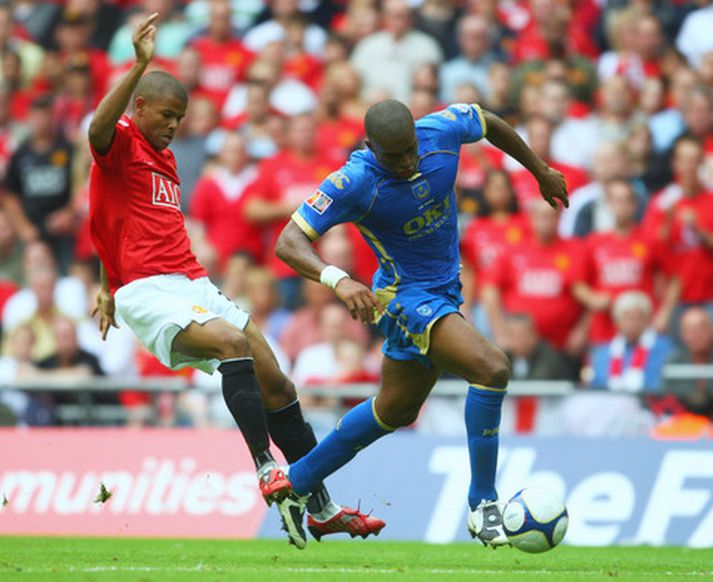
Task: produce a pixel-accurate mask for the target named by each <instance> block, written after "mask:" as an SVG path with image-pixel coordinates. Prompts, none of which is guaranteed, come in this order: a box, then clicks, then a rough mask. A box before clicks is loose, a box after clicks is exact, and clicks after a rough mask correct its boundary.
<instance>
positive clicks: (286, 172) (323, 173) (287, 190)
mask: <svg viewBox="0 0 713 582" xmlns="http://www.w3.org/2000/svg"><path fill="white" fill-rule="evenodd" d="M340 165H341V161H340V160H332V159H331V158H327V157H326V156H324V155H317V156H315V157H312V158H300V157H297V156H295V155H294V154H293V153H292V152H290V151H288V150H284V151H282V152H280V153H279V154H277V155H276V156H275V157H273V158H269V159H267V160H265V161H264V162H263V163H262V165H261V167H260V177H259V179H258V183H257V184H256V186H255V189H254V190H253V194H252V195H253V196H255V197H256V198H260V199H262V200H265V201H267V202H281V203H282V202H289V203H292V204H294V207H295V209H296V208H297V207H298V206H299V205H300V204H301V203H302V201H304V200H305V199H306V198H309V197H310V196H311V195H312V194H313V193H314V191H315V190H317V188H319V185H320V184H321V183H322V180H324V179H325V178H326V177H327V176H328V175H329V174H330V172H332V171H333V170H335V169H336V168H338V167H339V166H340ZM288 222H289V216H288V217H286V218H284V219H281V220H276V221H274V222H273V223H272V224H270V225H269V226H268V229H269V234H268V237H267V239H268V243H267V245H266V250H267V264H268V265H269V266H270V268H271V269H272V271H273V272H274V273H275V275H276V276H278V277H280V278H285V277H294V276H295V272H294V271H293V270H292V269H291V268H290V267H288V266H287V265H286V264H285V263H283V262H282V261H281V260H280V259H278V258H277V257H276V256H275V243H276V242H277V238H278V237H279V236H280V233H281V232H282V229H283V228H284V227H285V225H286V224H287V223H288Z"/></svg>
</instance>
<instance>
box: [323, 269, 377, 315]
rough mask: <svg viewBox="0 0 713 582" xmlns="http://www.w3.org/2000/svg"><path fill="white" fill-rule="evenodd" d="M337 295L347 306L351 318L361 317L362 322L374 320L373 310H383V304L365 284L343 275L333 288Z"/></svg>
mask: <svg viewBox="0 0 713 582" xmlns="http://www.w3.org/2000/svg"><path fill="white" fill-rule="evenodd" d="M334 292H335V293H336V294H337V297H339V299H340V300H341V301H342V302H343V303H344V305H346V306H347V309H349V313H351V315H352V319H355V320H356V319H361V320H362V322H363V323H373V322H374V310H375V309H376V310H377V311H378V312H379V313H383V312H384V306H383V305H382V304H381V302H380V301H379V300H378V299H377V298H376V295H374V294H373V293H372V292H371V289H369V288H368V287H367V286H366V285H362V284H361V283H359V281H355V280H354V279H351V278H349V277H345V278H344V279H342V280H341V281H339V283H337V286H336V287H335V289H334Z"/></svg>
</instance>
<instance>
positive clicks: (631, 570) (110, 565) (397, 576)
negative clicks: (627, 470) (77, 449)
mask: <svg viewBox="0 0 713 582" xmlns="http://www.w3.org/2000/svg"><path fill="white" fill-rule="evenodd" d="M496 577H497V578H496ZM483 579H498V580H503V581H505V582H509V581H510V580H543V581H547V582H554V581H567V582H569V581H573V580H587V581H589V580H612V579H614V580H627V581H628V580H647V581H648V580H671V581H675V580H696V579H713V549H711V550H689V549H685V548H645V547H617V548H572V547H567V546H564V547H559V548H556V549H555V550H553V551H551V552H548V553H545V554H541V555H529V554H524V553H521V552H518V551H517V550H514V549H510V548H503V549H499V550H497V551H493V550H490V549H485V548H482V547H480V546H478V545H476V544H475V543H473V544H460V543H459V544H450V545H443V546H436V545H427V544H420V543H395V542H375V541H369V542H362V541H337V540H329V541H325V542H323V543H316V542H315V541H314V540H311V541H310V543H309V544H308V545H307V549H305V550H304V551H298V550H295V549H294V548H291V547H288V546H287V543H286V542H284V541H273V540H255V541H252V540H251V541H245V540H239V541H225V540H161V539H135V538H134V539H127V538H122V539H119V538H92V539H87V538H38V537H0V580H3V581H6V580H28V581H29V580H32V581H35V580H52V581H53V582H54V581H64V580H72V581H75V580H80V581H94V580H96V581H100V582H104V581H109V580H111V581H114V580H117V581H126V580H137V581H141V582H153V581H169V580H170V581H174V580H191V581H193V580H201V581H202V580H206V581H233V580H236V581H239V582H252V581H258V580H259V581H263V580H276V581H280V582H283V581H284V582H292V581H310V582H311V581H332V580H338V581H340V582H341V581H346V580H348V581H352V580H354V581H362V580H369V581H381V580H385V581H387V582H388V581H391V580H394V581H398V580H403V581H408V582H412V581H421V580H423V581H426V580H428V581H429V582H430V581H432V580H450V581H451V582H456V581H459V580H483Z"/></svg>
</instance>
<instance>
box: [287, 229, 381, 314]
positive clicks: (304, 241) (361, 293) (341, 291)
mask: <svg viewBox="0 0 713 582" xmlns="http://www.w3.org/2000/svg"><path fill="white" fill-rule="evenodd" d="M275 254H276V255H277V257H278V258H279V259H281V260H282V261H284V262H285V263H287V264H288V265H289V266H290V267H292V268H293V269H294V270H295V271H297V272H298V273H299V274H300V275H302V276H303V277H305V278H307V279H311V280H312V281H318V282H320V283H324V284H325V285H328V286H329V287H332V289H334V292H335V293H336V294H337V297H339V299H340V300H341V301H342V302H343V303H344V304H345V305H346V306H347V308H348V309H349V312H350V313H351V315H352V319H361V320H362V321H363V322H364V323H371V322H373V321H374V310H375V309H376V310H378V311H379V312H383V310H384V307H383V305H381V302H380V301H379V300H378V299H377V298H376V295H374V294H373V293H372V292H371V289H369V288H368V287H367V286H366V285H362V284H361V283H359V281H355V280H354V279H352V278H351V277H349V275H348V274H346V273H344V272H343V271H341V270H340V269H337V268H336V267H333V266H331V265H328V264H327V263H325V262H324V260H323V259H322V257H320V256H319V254H318V253H317V251H315V250H314V248H313V247H312V241H311V240H310V239H309V237H308V236H307V235H306V234H305V233H304V232H303V230H302V229H301V228H300V227H299V225H298V224H297V223H296V222H295V221H294V220H290V222H288V223H287V226H285V228H284V229H283V230H282V232H281V233H280V237H279V238H278V239H277V246H276V247H275ZM330 270H331V271H330ZM339 273H341V276H340V275H339ZM334 274H336V275H337V276H336V277H335V276H334Z"/></svg>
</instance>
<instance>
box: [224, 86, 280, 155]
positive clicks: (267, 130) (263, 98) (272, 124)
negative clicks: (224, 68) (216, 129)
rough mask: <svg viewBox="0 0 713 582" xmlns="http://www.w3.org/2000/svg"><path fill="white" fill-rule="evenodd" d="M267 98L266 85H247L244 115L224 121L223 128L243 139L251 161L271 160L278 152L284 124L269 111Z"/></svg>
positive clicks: (268, 91) (267, 89)
mask: <svg viewBox="0 0 713 582" xmlns="http://www.w3.org/2000/svg"><path fill="white" fill-rule="evenodd" d="M269 97H270V88H269V87H268V86H266V85H264V84H261V83H249V84H248V86H247V103H246V105H245V111H244V113H243V114H242V115H238V116H237V117H234V118H232V119H226V120H225V121H224V122H223V125H224V126H225V127H227V128H233V127H234V128H235V129H237V130H238V131H239V132H240V133H241V134H242V135H243V136H244V137H245V139H246V140H247V145H246V148H247V152H248V156H249V157H250V159H252V160H263V159H265V158H271V157H272V156H274V155H275V154H276V153H277V152H278V150H279V149H280V148H279V145H280V144H281V133H282V131H283V130H284V122H283V119H282V118H281V117H279V116H278V115H276V114H275V113H274V112H273V111H272V110H271V108H270V100H269Z"/></svg>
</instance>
